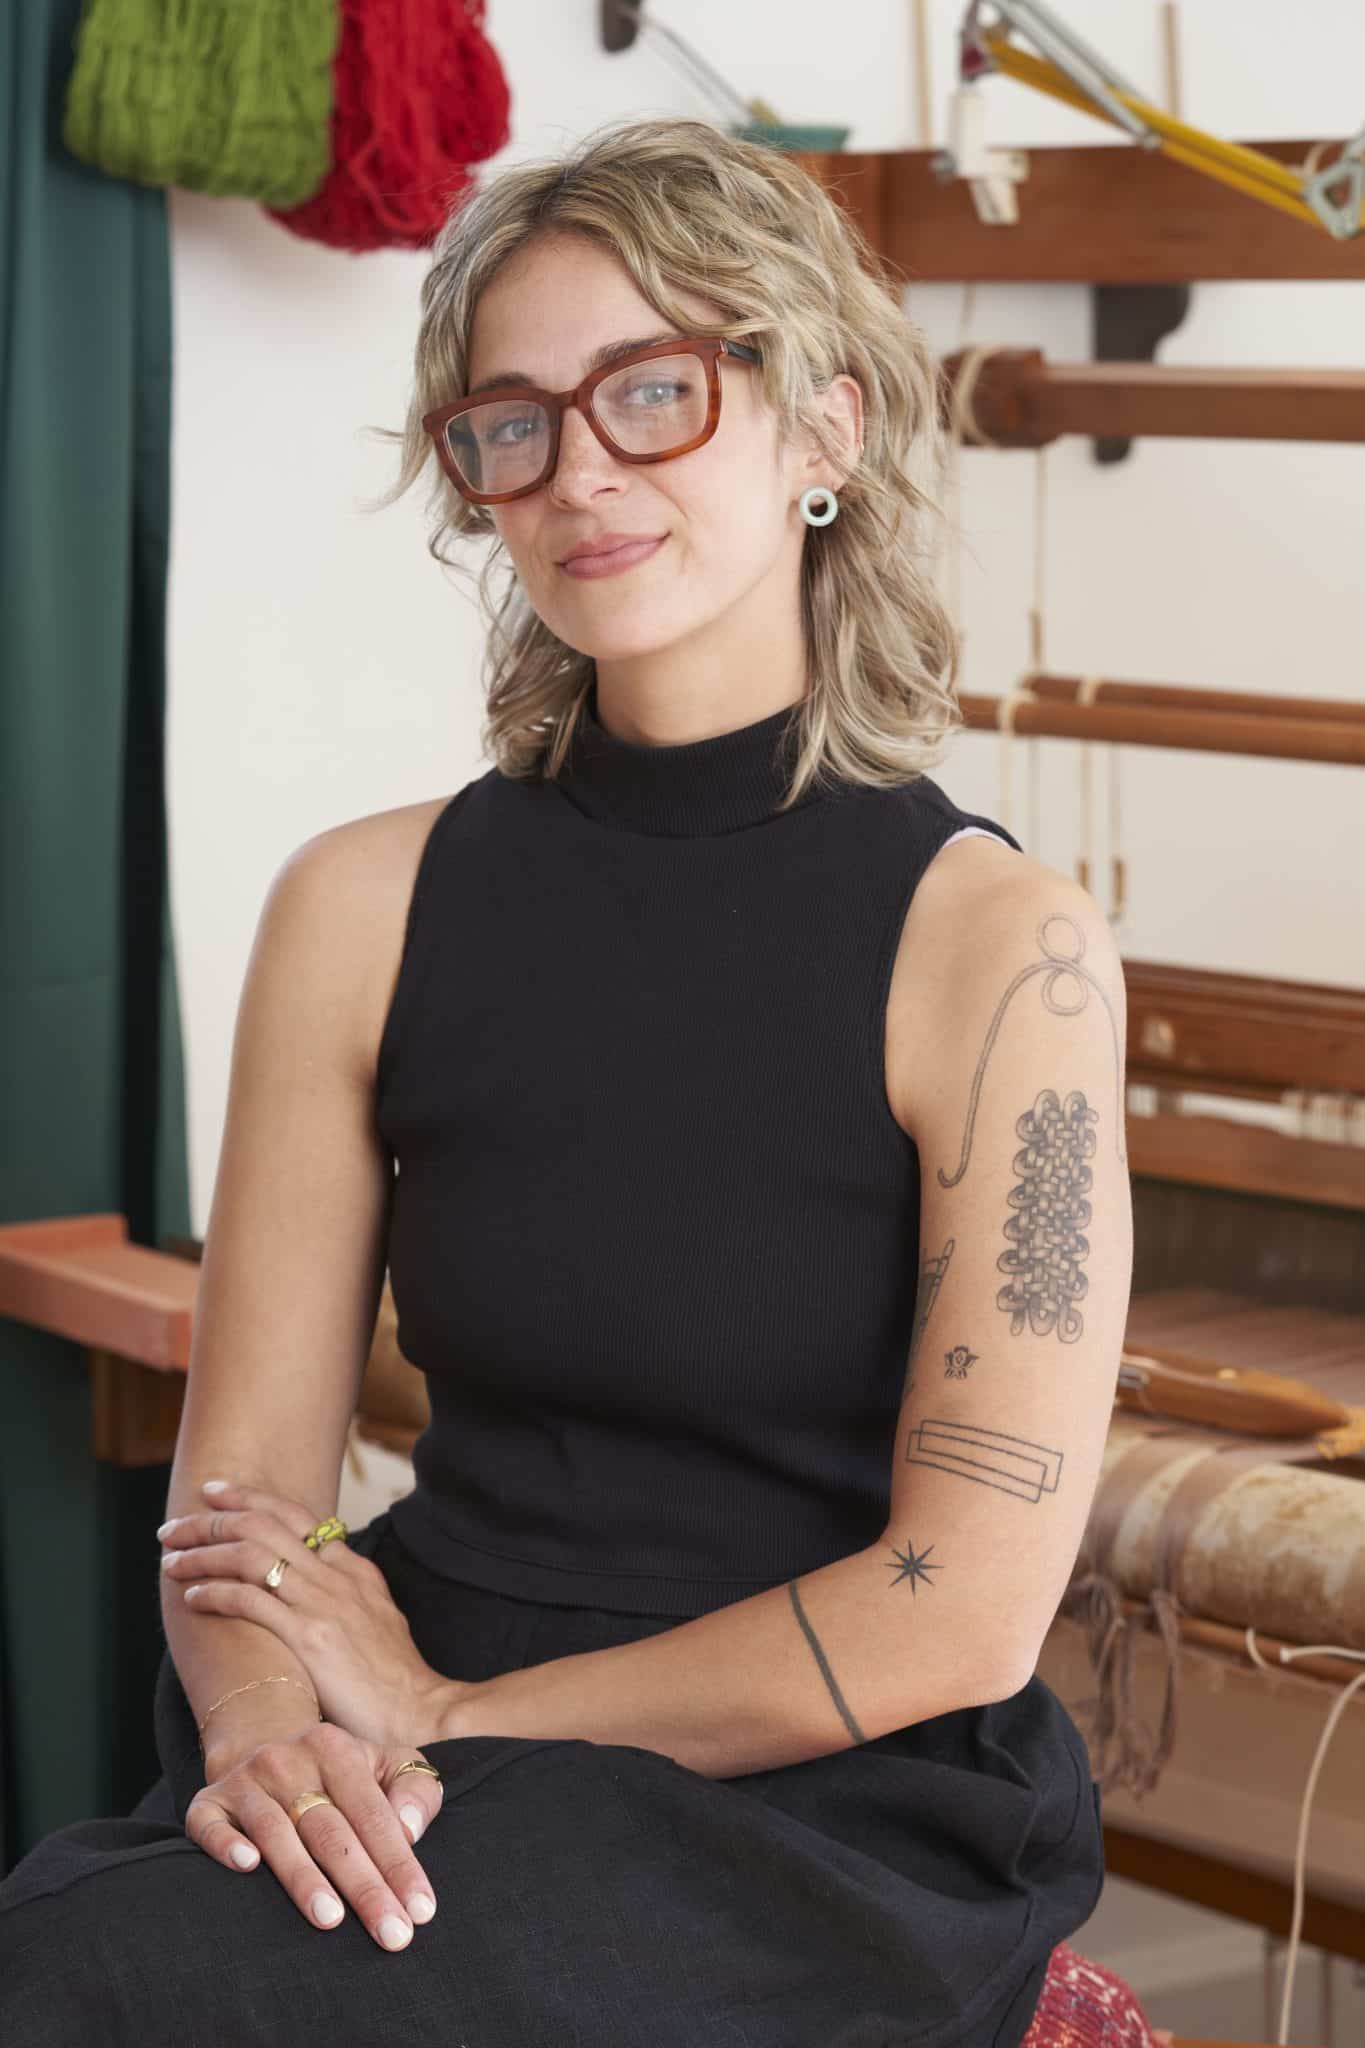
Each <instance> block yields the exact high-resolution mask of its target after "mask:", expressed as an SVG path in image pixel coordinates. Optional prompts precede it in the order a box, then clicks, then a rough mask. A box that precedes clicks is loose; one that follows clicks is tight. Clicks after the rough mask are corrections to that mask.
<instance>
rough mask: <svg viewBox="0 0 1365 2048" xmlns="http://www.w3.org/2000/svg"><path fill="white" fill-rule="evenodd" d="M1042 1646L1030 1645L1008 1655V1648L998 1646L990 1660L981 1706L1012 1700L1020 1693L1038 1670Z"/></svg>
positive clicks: (1006, 1646)
mask: <svg viewBox="0 0 1365 2048" xmlns="http://www.w3.org/2000/svg"><path fill="white" fill-rule="evenodd" d="M1041 1652H1042V1646H1041V1644H1038V1643H1030V1644H1029V1645H1028V1647H1027V1649H1026V1650H1024V1651H1022V1652H1018V1653H1015V1654H1010V1653H1009V1646H1008V1645H1003V1646H998V1654H997V1655H996V1656H995V1657H994V1658H992V1660H991V1665H990V1669H989V1671H988V1673H987V1682H986V1685H985V1687H984V1688H983V1696H982V1701H981V1704H982V1705H983V1706H994V1705H996V1704H997V1703H998V1702H1000V1701H1002V1700H1012V1699H1013V1698H1014V1696H1015V1694H1016V1693H1019V1692H1022V1691H1023V1689H1024V1687H1025V1686H1026V1685H1027V1684H1028V1682H1029V1680H1030V1679H1031V1678H1032V1677H1033V1674H1034V1672H1035V1671H1036V1670H1037V1668H1038V1658H1039V1656H1040V1655H1041Z"/></svg>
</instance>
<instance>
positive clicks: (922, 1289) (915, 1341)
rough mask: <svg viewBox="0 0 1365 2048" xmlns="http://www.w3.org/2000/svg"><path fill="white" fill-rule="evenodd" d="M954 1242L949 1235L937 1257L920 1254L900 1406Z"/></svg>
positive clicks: (910, 1383) (912, 1377) (912, 1380)
mask: <svg viewBox="0 0 1365 2048" xmlns="http://www.w3.org/2000/svg"><path fill="white" fill-rule="evenodd" d="M956 1243H957V1239H956V1238H953V1237H950V1238H949V1239H948V1242H947V1243H946V1244H945V1245H944V1247H943V1250H942V1251H941V1252H940V1253H939V1254H938V1256H937V1258H931V1257H929V1256H928V1254H927V1253H924V1254H921V1256H920V1262H919V1285H918V1288H917V1289H916V1292H915V1320H914V1323H913V1325H912V1326H911V1331H910V1353H909V1358H908V1360H907V1364H906V1373H905V1384H904V1386H903V1387H902V1388H901V1406H902V1407H904V1406H905V1400H906V1396H907V1395H908V1394H909V1393H910V1390H911V1389H912V1387H913V1386H914V1384H915V1373H914V1363H915V1353H916V1352H917V1351H918V1350H919V1341H920V1338H921V1337H922V1336H923V1335H924V1325H925V1324H926V1323H927V1322H928V1320H929V1312H930V1310H931V1309H932V1308H933V1306H934V1303H935V1302H936V1301H937V1300H938V1290H939V1288H940V1287H941V1286H942V1285H943V1276H944V1274H945V1273H946V1272H947V1270H948V1261H949V1260H950V1259H951V1258H952V1256H953V1248H954V1246H955V1245H956Z"/></svg>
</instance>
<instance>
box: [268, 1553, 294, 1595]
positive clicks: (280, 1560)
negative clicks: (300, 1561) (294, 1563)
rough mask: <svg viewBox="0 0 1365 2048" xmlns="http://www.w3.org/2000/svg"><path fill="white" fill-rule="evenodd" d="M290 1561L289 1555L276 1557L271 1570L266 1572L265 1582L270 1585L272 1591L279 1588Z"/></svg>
mask: <svg viewBox="0 0 1365 2048" xmlns="http://www.w3.org/2000/svg"><path fill="white" fill-rule="evenodd" d="M288 1563H289V1559H288V1558H287V1557H277V1558H276V1559H275V1562H274V1564H272V1565H271V1567H270V1570H269V1571H268V1572H267V1573H266V1575H265V1583H266V1585H267V1586H269V1588H270V1590H271V1592H272V1593H273V1592H275V1591H276V1590H277V1589H278V1587H279V1583H280V1580H281V1579H282V1578H283V1577H284V1574H285V1568H286V1566H287V1565H288Z"/></svg>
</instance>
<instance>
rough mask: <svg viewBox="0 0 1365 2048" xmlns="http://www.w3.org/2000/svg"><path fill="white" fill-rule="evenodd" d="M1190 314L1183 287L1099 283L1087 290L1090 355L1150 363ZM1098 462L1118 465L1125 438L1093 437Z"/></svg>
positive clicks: (1104, 360) (1112, 360)
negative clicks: (1161, 342) (1161, 343)
mask: <svg viewBox="0 0 1365 2048" xmlns="http://www.w3.org/2000/svg"><path fill="white" fill-rule="evenodd" d="M1189 310H1190V287H1189V285H1187V284H1097V285H1092V286H1091V288H1090V320H1091V331H1092V335H1093V354H1094V358H1095V361H1096V362H1097V363H1154V362H1155V361H1156V345H1157V343H1158V342H1159V341H1164V340H1165V338H1166V336H1167V335H1168V334H1174V332H1175V330H1176V328H1177V327H1179V326H1180V324H1181V322H1182V321H1183V320H1184V318H1185V315H1186V314H1187V313H1188V312H1189ZM1090 445H1091V452H1092V453H1093V455H1094V458H1095V460H1096V462H1100V463H1114V462H1122V461H1123V459H1124V457H1125V456H1126V455H1127V454H1128V452H1129V450H1130V449H1131V447H1132V445H1133V441H1132V436H1131V435H1129V434H1097V435H1096V437H1095V439H1094V440H1093V441H1092V442H1091V444H1090Z"/></svg>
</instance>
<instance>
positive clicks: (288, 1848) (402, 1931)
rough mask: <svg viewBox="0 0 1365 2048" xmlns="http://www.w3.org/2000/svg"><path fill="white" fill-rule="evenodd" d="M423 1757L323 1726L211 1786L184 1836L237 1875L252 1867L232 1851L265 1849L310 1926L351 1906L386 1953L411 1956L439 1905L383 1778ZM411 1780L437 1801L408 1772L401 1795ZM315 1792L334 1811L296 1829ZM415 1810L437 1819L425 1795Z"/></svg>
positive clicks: (308, 1814) (306, 1819) (190, 1813)
mask: <svg viewBox="0 0 1365 2048" xmlns="http://www.w3.org/2000/svg"><path fill="white" fill-rule="evenodd" d="M418 1754H420V1752H418V1751H413V1750H411V1749H404V1750H399V1751H397V1752H393V1753H390V1752H388V1751H385V1750H383V1749H381V1748H379V1747H378V1746H377V1745H376V1744H373V1743H367V1742H365V1741H363V1740H362V1739H360V1738H359V1737H357V1736H353V1735H350V1734H348V1733H347V1731H346V1730H345V1729H343V1728H338V1727H336V1726H334V1725H333V1724H332V1723H329V1722H323V1723H320V1724H319V1725H318V1726H316V1727H313V1728H310V1729H308V1730H306V1731H305V1732H304V1733H302V1734H300V1735H297V1736H291V1737H288V1738H286V1739H285V1740H283V1741H280V1742H270V1743H263V1744H262V1745H261V1746H260V1747H259V1748H258V1749H255V1750H253V1751H252V1753H251V1755H250V1756H249V1757H247V1758H244V1759H243V1761H242V1762H241V1763H239V1764H238V1765H236V1766H235V1767H234V1769H233V1770H231V1771H229V1772H228V1773H227V1774H226V1775H225V1776H224V1777H222V1778H220V1779H218V1780H216V1781H215V1782H214V1783H213V1784H210V1785H206V1786H205V1787H204V1789H203V1791H202V1792H199V1793H197V1794H196V1795H195V1797H194V1799H193V1800H192V1801H191V1802H190V1805H189V1808H188V1810H187V1812H186V1815H185V1832H186V1834H187V1835H189V1836H190V1838H191V1840H193V1841H195V1842H197V1843H198V1844H199V1846H200V1847H201V1848H202V1849H204V1851H205V1852H206V1853H207V1854H208V1855H210V1856H213V1857H214V1858H215V1860H216V1861H218V1862H221V1863H224V1864H226V1865H228V1867H229V1868H232V1869H242V1868H247V1867H250V1865H249V1863H243V1862H242V1861H240V1860H239V1857H238V1856H237V1855H236V1854H235V1853H234V1852H236V1851H241V1850H245V1851H247V1852H250V1851H251V1850H252V1849H253V1848H254V1849H256V1850H258V1851H259V1854H260V1857H261V1858H263V1859H264V1861H265V1862H266V1863H267V1864H268V1865H269V1867H270V1869H271V1870H272V1871H273V1873H274V1875H275V1877H276V1878H277V1879H278V1880H279V1882H280V1884H281V1885H282V1886H283V1888H284V1890H285V1891H286V1892H287V1893H288V1894H289V1896H290V1898H291V1899H292V1900H293V1902H294V1904H295V1905H296V1906H297V1908H298V1910H299V1911H300V1913H302V1914H303V1916H304V1918H305V1919H306V1920H307V1921H308V1922H309V1924H310V1925H311V1926H314V1927H324V1928H325V1927H333V1926H336V1925H338V1924H339V1923H340V1921H341V1919H342V1918H343V1916H344V1911H345V1907H346V1906H347V1905H349V1906H350V1907H351V1909H352V1910H353V1912H354V1913H355V1915H356V1917H357V1919H359V1920H360V1921H361V1922H362V1924H363V1925H364V1926H365V1928H366V1929H367V1930H368V1932H369V1933H370V1935H371V1936H372V1938H373V1939H374V1940H375V1941H376V1942H377V1943H378V1944H379V1945H380V1947H381V1948H387V1949H400V1948H406V1946H407V1944H408V1943H409V1942H410V1941H411V1939H412V1931H413V1926H414V1923H421V1922H423V1921H426V1920H429V1919H431V1917H432V1915H433V1914H434V1913H435V1911H436V1900H435V1894H434V1889H433V1887H432V1885H431V1883H430V1881H429V1879H428V1878H427V1875H426V1872H425V1871H424V1870H423V1868H422V1866H421V1864H420V1863H419V1861H418V1860H417V1857H416V1856H415V1855H414V1854H413V1850H412V1845H411V1843H410V1841H409V1838H408V1835H407V1833H406V1831H405V1829H404V1827H403V1825H402V1823H401V1822H400V1820H399V1818H398V1814H397V1812H396V1810H395V1805H394V1804H391V1803H390V1800H389V1798H388V1796H387V1794H386V1793H385V1790H384V1787H383V1785H382V1783H381V1776H387V1775H388V1774H389V1773H391V1772H392V1770H393V1768H394V1767H395V1766H396V1765H397V1764H399V1763H402V1762H404V1761H405V1760H406V1758H407V1757H408V1756H412V1755H418ZM414 1781H415V1782H416V1783H418V1784H419V1785H421V1786H423V1787H426V1786H430V1787H431V1789H432V1790H433V1791H435V1792H437V1793H438V1794H439V1791H440V1787H439V1786H438V1785H437V1783H436V1781H435V1779H434V1778H429V1777H428V1776H427V1774H426V1773H425V1772H421V1771H409V1772H405V1773H404V1775H403V1776H402V1777H401V1778H400V1779H399V1780H398V1788H399V1791H400V1793H401V1791H402V1788H403V1787H405V1786H407V1785H409V1784H411V1783H413V1782H414ZM314 1790H318V1791H324V1792H326V1793H327V1795H328V1797H329V1799H330V1800H332V1801H333V1802H334V1803H333V1804H332V1805H317V1806H311V1807H309V1808H307V1809H306V1810H305V1811H304V1812H303V1813H301V1814H300V1815H299V1818H298V1821H297V1822H294V1821H291V1820H290V1818H289V1813H288V1807H289V1804H290V1802H291V1800H294V1799H296V1798H297V1797H298V1796H299V1794H300V1793H302V1792H307V1791H314ZM402 1803H403V1804H407V1803H409V1800H408V1797H407V1795H403V1798H402ZM410 1803H412V1804H413V1805H416V1806H418V1807H419V1808H420V1810H421V1811H422V1812H423V1813H425V1814H428V1815H429V1814H430V1813H431V1811H432V1802H431V1799H430V1795H429V1794H427V1793H425V1791H422V1792H418V1793H417V1794H416V1795H415V1796H414V1797H413V1798H412V1799H411V1802H410Z"/></svg>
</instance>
